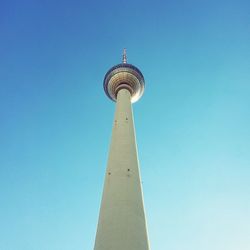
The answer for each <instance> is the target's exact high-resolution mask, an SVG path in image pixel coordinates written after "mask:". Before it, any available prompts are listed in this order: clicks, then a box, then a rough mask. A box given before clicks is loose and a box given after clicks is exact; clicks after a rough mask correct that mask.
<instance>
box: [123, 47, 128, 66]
mask: <svg viewBox="0 0 250 250" xmlns="http://www.w3.org/2000/svg"><path fill="white" fill-rule="evenodd" d="M122 63H127V53H126V49H125V48H124V49H123V55H122Z"/></svg>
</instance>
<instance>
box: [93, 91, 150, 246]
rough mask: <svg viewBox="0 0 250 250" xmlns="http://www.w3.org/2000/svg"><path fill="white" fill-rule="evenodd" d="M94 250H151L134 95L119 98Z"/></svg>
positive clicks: (126, 93) (119, 95) (121, 94)
mask: <svg viewBox="0 0 250 250" xmlns="http://www.w3.org/2000/svg"><path fill="white" fill-rule="evenodd" d="M94 250H149V242H148V236H147V227H146V218H145V213H144V205H143V195H142V186H141V178H140V170H139V163H138V157H137V146H136V139H135V130H134V123H133V113H132V107H131V94H130V92H129V91H128V90H127V89H121V90H120V91H119V92H118V95H117V104H116V112H115V119H114V124H113V131H112V139H111V145H110V151H109V158H108V166H107V170H106V176H105V184H104V191H103V196H102V203H101V209H100V215H99V222H98V228H97V234H96V241H95V248H94Z"/></svg>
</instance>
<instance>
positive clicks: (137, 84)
mask: <svg viewBox="0 0 250 250" xmlns="http://www.w3.org/2000/svg"><path fill="white" fill-rule="evenodd" d="M103 87H104V91H105V93H106V95H107V96H108V97H109V98H110V99H111V100H113V101H116V97H117V93H118V92H119V90H121V89H127V90H129V92H130V93H131V102H132V103H133V102H136V101H138V100H139V99H140V97H141V96H142V94H143V92H144V87H145V82H144V77H143V75H142V73H141V71H140V70H139V69H138V68H136V67H135V66H134V65H132V64H128V63H126V60H124V62H123V63H121V64H118V65H115V66H114V67H112V68H111V69H110V70H109V71H108V72H107V73H106V75H105V77H104V81H103Z"/></svg>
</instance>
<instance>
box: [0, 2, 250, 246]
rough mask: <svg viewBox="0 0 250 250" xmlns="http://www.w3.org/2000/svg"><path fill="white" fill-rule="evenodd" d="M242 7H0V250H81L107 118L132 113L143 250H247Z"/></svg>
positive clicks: (249, 173) (90, 227)
mask: <svg viewBox="0 0 250 250" xmlns="http://www.w3.org/2000/svg"><path fill="white" fill-rule="evenodd" d="M249 10H250V4H249V1H243V0H238V1H236V0H234V1H230V0H229V1H225V0H219V1H214V0H211V1H195V0H190V1H184V0H177V1H159V0H155V1H131V0H127V1H76V0H72V1H65V0H63V1H53V0H52V1H51V0H50V1H49V0H44V1H38V0H33V1H31V0H29V1H28V0H24V1H1V3H0V116H1V118H0V249H1V250H69V249H70V250H80V249H81V250H88V249H93V245H94V238H95V232H96V226H97V220H98V213H99V207H100V200H101V193H102V187H103V180H104V173H105V167H106V161H107V154H108V148H109V142H110V136H111V126H112V120H113V115H114V103H112V102H111V101H110V100H109V99H108V98H107V97H106V96H105V94H104V91H103V88H102V81H103V77H104V75H105V73H106V71H107V70H108V69H109V68H110V67H111V66H113V65H115V64H117V63H120V61H121V54H122V49H123V47H126V48H127V53H128V62H129V63H132V64H134V65H136V66H137V67H138V68H139V69H140V70H141V71H142V73H143V74H144V77H145V80H146V89H145V94H144V96H143V97H142V98H141V99H140V101H139V102H138V103H135V104H134V105H133V106H134V115H135V125H136V132H137V142H138V149H139V158H140V165H141V173H142V179H143V189H144V196H145V207H146V213H147V219H148V229H149V238H150V242H151V247H152V250H211V249H213V250H235V249H237V250H246V249H250V236H249V235H250V184H249V180H250V153H249V149H250V98H249V96H250V32H249V31H250V14H249V13H250V12H249Z"/></svg>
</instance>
